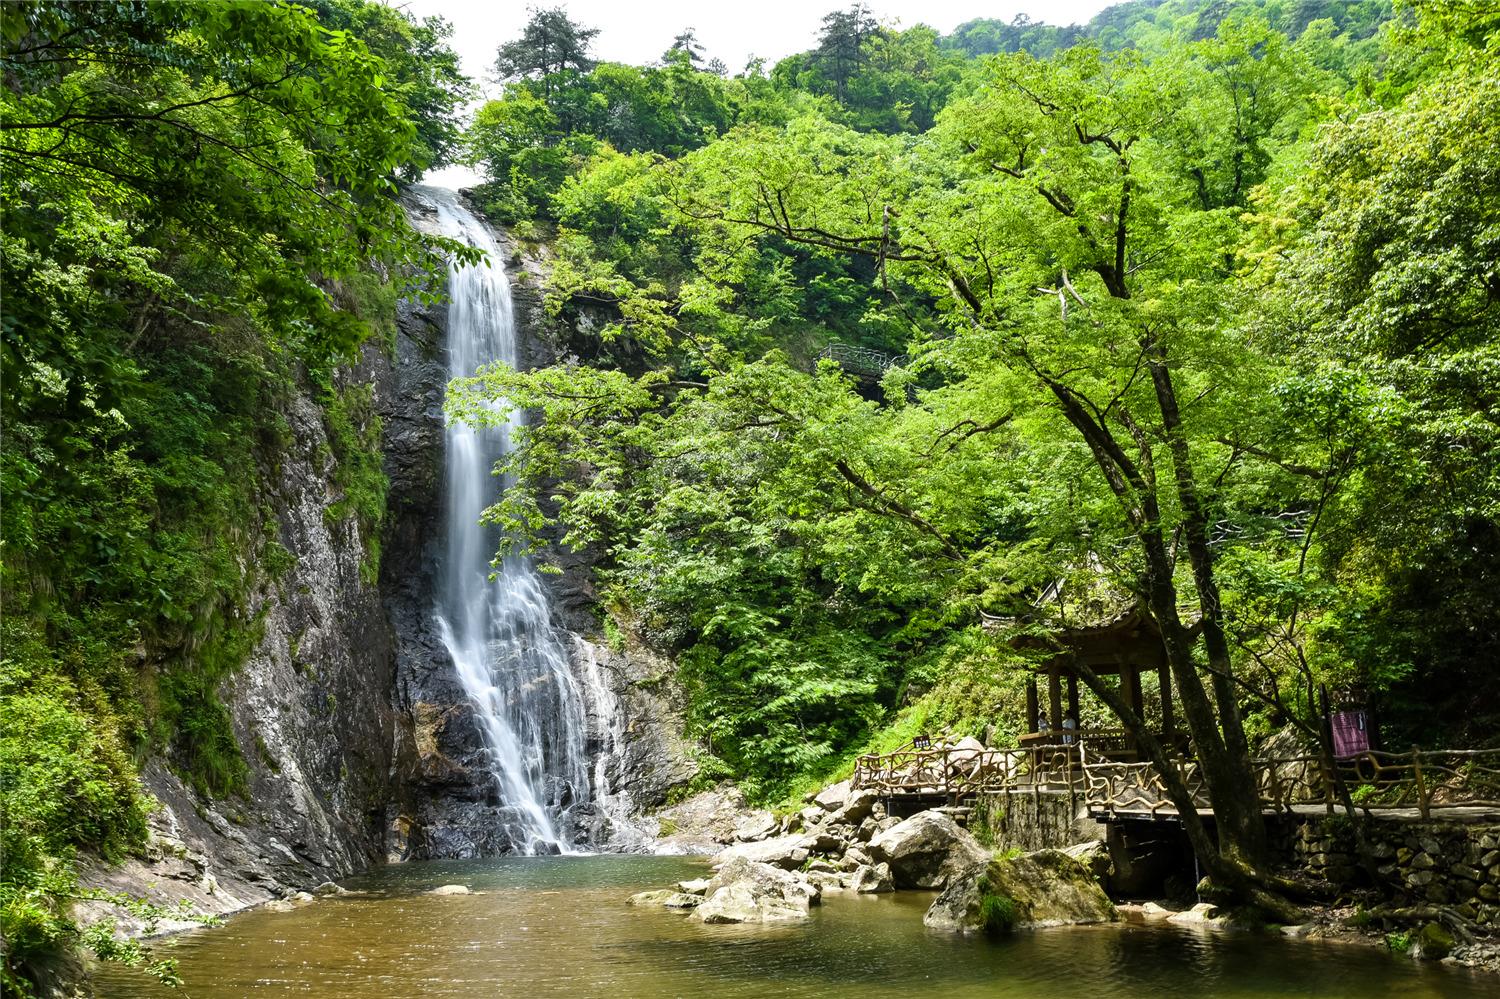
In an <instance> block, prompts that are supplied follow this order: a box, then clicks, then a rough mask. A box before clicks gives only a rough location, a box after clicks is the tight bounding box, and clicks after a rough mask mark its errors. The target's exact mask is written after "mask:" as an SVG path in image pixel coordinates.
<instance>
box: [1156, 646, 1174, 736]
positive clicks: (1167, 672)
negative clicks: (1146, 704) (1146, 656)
mask: <svg viewBox="0 0 1500 999" xmlns="http://www.w3.org/2000/svg"><path fill="white" fill-rule="evenodd" d="M1156 675H1157V676H1158V677H1159V678H1160V681H1161V730H1162V734H1163V735H1165V736H1166V738H1167V742H1169V743H1175V742H1176V741H1177V719H1176V717H1175V715H1174V714H1173V712H1172V670H1171V668H1170V667H1169V666H1168V665H1167V664H1166V663H1162V664H1161V666H1159V667H1158V668H1157V671H1156Z"/></svg>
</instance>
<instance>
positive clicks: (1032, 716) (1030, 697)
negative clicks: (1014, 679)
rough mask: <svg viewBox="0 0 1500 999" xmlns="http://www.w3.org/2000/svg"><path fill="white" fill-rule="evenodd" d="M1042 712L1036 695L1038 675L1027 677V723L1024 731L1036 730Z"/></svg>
mask: <svg viewBox="0 0 1500 999" xmlns="http://www.w3.org/2000/svg"><path fill="white" fill-rule="evenodd" d="M1040 712H1041V708H1040V706H1039V705H1038V703H1037V696H1036V677H1034V676H1031V677H1027V678H1026V725H1025V728H1024V729H1023V731H1026V732H1035V731H1036V719H1037V716H1038V714H1039V713H1040Z"/></svg>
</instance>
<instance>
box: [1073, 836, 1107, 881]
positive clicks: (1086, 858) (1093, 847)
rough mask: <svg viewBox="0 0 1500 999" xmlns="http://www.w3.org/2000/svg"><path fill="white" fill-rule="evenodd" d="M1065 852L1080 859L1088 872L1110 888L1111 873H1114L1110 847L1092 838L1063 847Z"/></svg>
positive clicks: (1075, 858) (1077, 859)
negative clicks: (1085, 841)
mask: <svg viewBox="0 0 1500 999" xmlns="http://www.w3.org/2000/svg"><path fill="white" fill-rule="evenodd" d="M1062 852H1063V853H1066V854H1067V855H1068V856H1070V857H1072V858H1073V859H1074V860H1076V861H1078V862H1079V863H1080V864H1082V865H1083V866H1084V867H1086V868H1088V872H1089V873H1090V874H1092V875H1093V876H1094V880H1095V881H1097V882H1099V884H1100V886H1101V887H1103V888H1106V889H1108V888H1109V879H1110V875H1112V874H1113V873H1114V868H1115V865H1114V859H1113V858H1112V857H1111V856H1110V853H1109V847H1108V846H1107V845H1106V844H1105V843H1104V842H1102V841H1100V840H1090V841H1089V842H1087V843H1075V844H1073V845H1072V846H1065V847H1063V851H1062Z"/></svg>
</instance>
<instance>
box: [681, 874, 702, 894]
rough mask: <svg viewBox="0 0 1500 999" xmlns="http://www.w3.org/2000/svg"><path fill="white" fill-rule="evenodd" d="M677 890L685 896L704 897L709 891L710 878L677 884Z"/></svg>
mask: <svg viewBox="0 0 1500 999" xmlns="http://www.w3.org/2000/svg"><path fill="white" fill-rule="evenodd" d="M677 890H678V891H680V892H682V893H683V894H684V895H702V894H704V893H706V892H707V891H708V878H694V879H693V880H692V881H679V882H677Z"/></svg>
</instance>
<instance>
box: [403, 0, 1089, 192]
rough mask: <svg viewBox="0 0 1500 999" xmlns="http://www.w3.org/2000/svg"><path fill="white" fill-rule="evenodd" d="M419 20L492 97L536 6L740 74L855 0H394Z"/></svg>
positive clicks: (1035, 7) (1008, 3)
mask: <svg viewBox="0 0 1500 999" xmlns="http://www.w3.org/2000/svg"><path fill="white" fill-rule="evenodd" d="M385 2H386V3H389V4H390V5H391V6H393V7H399V8H401V9H403V10H406V11H409V12H411V13H413V14H415V15H417V16H418V17H426V16H428V15H430V14H440V15H442V16H443V17H444V18H446V19H447V20H448V21H449V23H451V24H452V25H453V41H452V44H453V48H454V50H455V51H456V52H457V53H458V55H459V58H460V59H461V60H462V61H463V68H464V71H465V72H466V73H468V74H469V76H470V77H472V78H473V79H474V80H475V81H477V82H478V83H479V84H480V86H481V87H482V88H483V89H484V90H485V92H486V93H488V94H493V93H494V92H495V91H496V90H497V89H498V88H497V87H496V86H495V84H494V81H493V76H494V68H493V64H494V61H495V50H496V49H498V48H499V47H500V43H501V42H505V41H509V40H511V39H513V38H515V37H517V36H518V35H520V33H521V28H522V26H524V25H525V24H526V21H527V19H528V16H529V15H528V14H527V8H528V7H530V6H538V7H555V6H560V7H563V8H565V9H566V10H567V11H568V15H569V16H570V17H572V18H573V20H575V21H578V22H580V23H582V24H584V25H585V26H587V27H593V28H599V29H600V32H599V35H598V37H597V38H595V39H594V45H593V49H592V55H593V56H594V58H596V59H606V60H609V61H611V62H624V63H631V64H634V65H642V64H645V63H649V62H654V61H656V60H657V59H659V58H661V54H662V53H663V52H664V51H666V49H667V47H668V46H669V45H670V44H671V42H672V36H674V35H676V34H677V32H679V31H681V30H682V29H683V28H686V27H692V28H693V29H695V31H696V32H697V35H698V40H699V41H700V42H701V43H702V44H703V49H704V58H705V59H713V58H718V59H722V60H723V61H724V64H725V65H726V66H728V67H729V71H730V72H731V73H738V72H739V71H740V70H741V69H743V68H744V66H745V63H746V62H748V61H749V59H750V58H751V57H752V56H758V57H760V58H763V59H765V60H766V63H767V65H771V64H774V63H775V62H776V61H777V60H778V59H782V58H785V57H786V56H789V55H791V54H792V53H793V52H801V51H804V50H806V49H810V48H812V47H813V45H814V44H815V43H816V39H817V33H818V29H819V27H821V23H822V20H823V15H824V14H827V13H828V12H829V11H832V10H842V9H844V8H847V7H849V6H851V5H852V3H853V2H854V0H750V2H743V0H737V2H734V3H726V2H723V0H717V2H716V0H634V2H632V0H385ZM1112 2H1119V0H1050V2H1049V0H921V2H915V0H867V5H868V6H869V8H870V10H871V11H872V12H873V13H874V15H875V16H876V18H877V19H879V20H880V21H881V22H882V23H892V22H894V23H896V24H898V25H899V26H901V27H910V26H911V25H913V24H919V23H920V24H928V25H931V26H932V27H934V28H937V29H938V30H939V31H942V32H945V33H946V32H949V31H952V30H953V29H954V28H956V27H957V26H958V25H960V24H962V23H963V22H965V21H968V20H972V19H973V18H976V17H993V18H999V19H1000V20H1002V21H1007V22H1008V21H1010V20H1011V19H1012V18H1014V17H1015V16H1016V15H1017V14H1018V13H1025V14H1027V15H1029V16H1030V17H1031V19H1032V20H1033V21H1043V22H1046V23H1048V24H1074V23H1081V22H1084V21H1087V20H1088V19H1089V18H1091V17H1093V16H1094V15H1095V14H1097V13H1098V12H1099V11H1101V10H1103V9H1104V8H1105V7H1108V6H1110V4H1111V3H1112ZM448 173H449V171H440V172H439V173H436V174H434V175H433V176H432V177H431V178H430V180H431V181H432V182H434V183H446V184H450V185H452V186H460V185H467V184H470V183H474V182H475V178H474V176H473V174H472V173H470V172H469V171H466V170H456V171H453V176H447V174H448Z"/></svg>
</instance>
